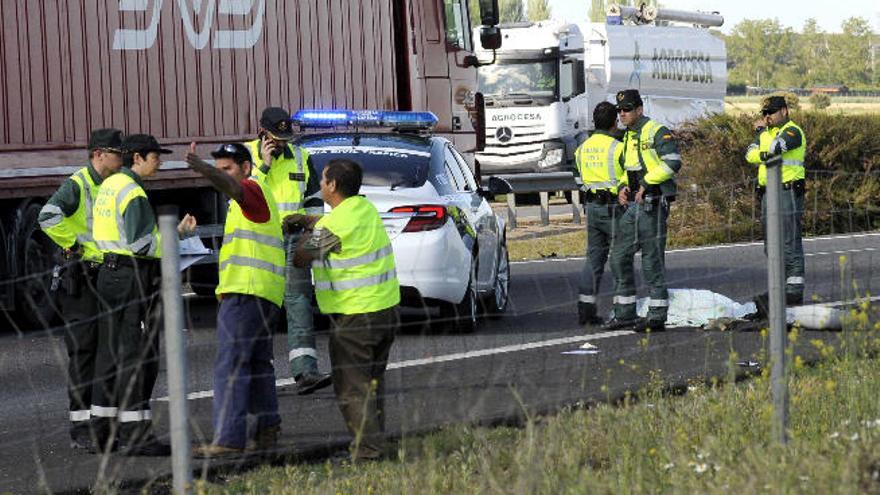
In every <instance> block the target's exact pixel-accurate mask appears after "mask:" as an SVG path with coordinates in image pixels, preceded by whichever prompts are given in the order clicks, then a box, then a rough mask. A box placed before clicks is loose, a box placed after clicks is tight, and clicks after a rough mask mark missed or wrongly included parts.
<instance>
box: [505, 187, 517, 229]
mask: <svg viewBox="0 0 880 495" xmlns="http://www.w3.org/2000/svg"><path fill="white" fill-rule="evenodd" d="M507 226H508V227H510V228H512V229H515V228H516V194H514V193H513V192H509V193H507Z"/></svg>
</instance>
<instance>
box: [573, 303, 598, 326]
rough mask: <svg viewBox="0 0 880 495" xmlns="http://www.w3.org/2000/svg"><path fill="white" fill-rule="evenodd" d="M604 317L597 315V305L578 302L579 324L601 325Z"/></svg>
mask: <svg viewBox="0 0 880 495" xmlns="http://www.w3.org/2000/svg"><path fill="white" fill-rule="evenodd" d="M601 323H602V319H601V318H599V317H598V316H596V305H595V304H593V303H585V302H578V325H586V324H590V325H599V324H601Z"/></svg>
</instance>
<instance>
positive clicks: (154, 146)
mask: <svg viewBox="0 0 880 495" xmlns="http://www.w3.org/2000/svg"><path fill="white" fill-rule="evenodd" d="M122 148H123V149H124V150H125V151H128V152H131V153H139V154H140V155H141V156H146V155H147V153H149V152H151V151H155V152H158V153H160V154H163V155H165V154H168V153H171V150H169V149H165V148H163V147H161V146H159V141H156V138H154V137H153V136H151V135H149V134H129V135H128V136H125V138H123V140H122Z"/></svg>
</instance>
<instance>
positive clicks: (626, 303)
mask: <svg viewBox="0 0 880 495" xmlns="http://www.w3.org/2000/svg"><path fill="white" fill-rule="evenodd" d="M616 99H617V112H618V115H619V117H620V121H621V123H623V125H625V126H626V134H624V138H623V156H622V160H623V166H624V168H625V169H626V173H627V176H628V182H629V184H628V185H627V186H626V187H625V188H622V189H621V196H622V197H623V196H625V197H626V199H627V200H628V201H629V207H628V208H627V211H626V213H625V214H624V215H623V218H621V219H620V223H619V231H618V235H617V237H616V239H615V241H616V245H615V246H616V247H615V249H613V250H612V252H611V268H612V270H614V271H615V273H617V274H620V276H621V277H622V279H621V283H620V292H619V293H618V294H616V295H615V304H614V317H613V318H612V320H611V321H609V322H607V323H606V324H605V326H604V328H605V329H607V330H613V329H617V328H632V329H634V330H646V329H647V330H651V331H654V332H658V331H663V330H665V329H666V316H667V313H668V311H669V291H668V290H667V288H666V228H667V224H666V221H667V218H668V216H669V209H670V207H671V205H672V202H673V201H675V196H676V191H677V189H676V184H675V174H677V173H678V171H679V170H680V169H681V154H679V151H678V142H677V141H676V139H675V138H674V137H673V135H672V133H671V132H670V131H669V129H667V128H666V126H664V125H662V124H660V123H659V122H656V121H654V120H652V119H650V118H648V117H647V116H645V114H644V102H643V101H642V97H641V95H640V94H639V91H638V90H636V89H626V90H623V91H619V92H618V93H617V96H616ZM637 251H641V252H642V278H643V279H644V280H645V282H646V283H647V284H648V286H649V288H650V293H649V296H650V297H649V299H648V314H647V317H646V319H645V320H640V319H639V318H638V317H637V315H636V287H635V274H634V272H633V260H634V258H635V254H636V252H637Z"/></svg>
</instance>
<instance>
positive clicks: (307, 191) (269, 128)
mask: <svg viewBox="0 0 880 495" xmlns="http://www.w3.org/2000/svg"><path fill="white" fill-rule="evenodd" d="M292 138H293V129H292V127H291V121H290V114H289V113H287V111H286V110H284V109H283V108H278V107H268V108H266V109H265V110H263V114H262V116H261V117H260V129H259V137H258V138H257V139H255V140H253V141H249V142H247V143H245V146H247V148H248V150H249V151H250V154H251V156H252V157H253V160H254V167H253V172H252V174H253V175H254V177H256V178H257V179H258V180H261V181H263V182H264V183H265V184H267V185H268V186H269V189H270V190H271V191H272V195H273V196H274V197H275V201H276V205H277V207H278V214H279V221H280V219H283V218H284V217H286V216H288V215H291V214H305V213H309V214H313V215H320V214H321V213H322V212H323V211H324V205H323V202H322V201H321V198H320V194H319V193H320V186H319V184H318V180H319V177H318V176H317V175H316V174H315V171H314V166H313V165H312V161H311V159H310V158H309V154H308V153H307V152H306V151H305V150H304V149H302V148H300V147H298V146H294V145H293V144H291V143H290V140H291V139H292ZM298 235H299V234H287V235H285V237H284V243H285V251H286V253H287V255H286V256H287V261H286V266H287V268H286V275H285V280H286V285H285V289H284V309H285V313H286V314H287V343H288V360H289V361H290V371H291V374H292V375H293V378H294V380H295V388H296V391H297V393H298V394H300V395H305V394H310V393H312V392H314V391H315V390H318V389H321V388H324V387H327V386H329V385H330V375H328V374H326V373H319V372H318V354H317V351H316V350H315V333H314V322H313V321H312V303H311V301H312V282H311V274H310V272H309V270H308V268H306V269H302V268H297V267H296V266H294V265H293V249H294V248H295V247H296V243H297V241H298V240H299V237H298Z"/></svg>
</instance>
